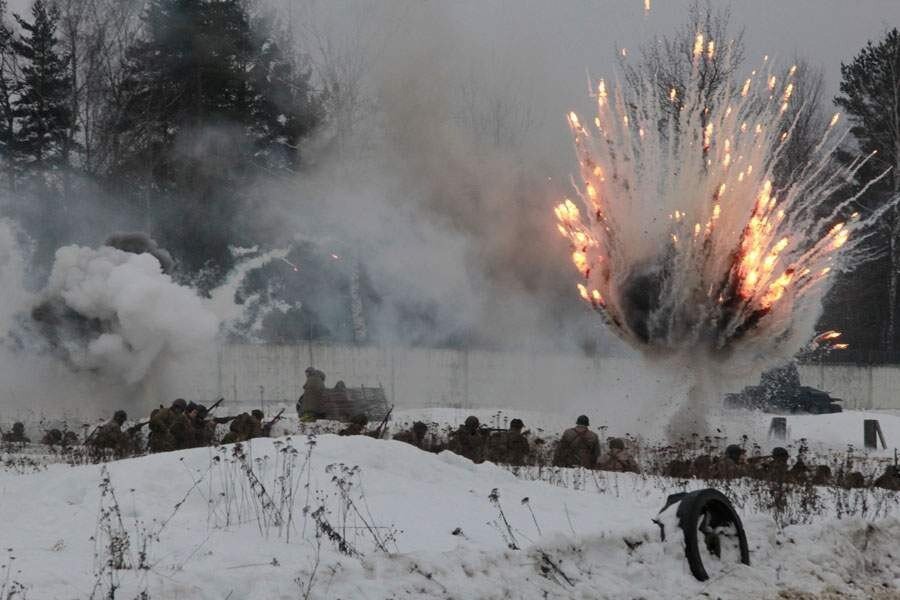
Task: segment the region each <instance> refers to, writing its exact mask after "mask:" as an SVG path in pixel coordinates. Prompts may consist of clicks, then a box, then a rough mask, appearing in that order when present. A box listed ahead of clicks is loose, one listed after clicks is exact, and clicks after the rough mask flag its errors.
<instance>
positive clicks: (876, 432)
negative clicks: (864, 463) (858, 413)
mask: <svg viewBox="0 0 900 600" xmlns="http://www.w3.org/2000/svg"><path fill="white" fill-rule="evenodd" d="M879 439H880V440H881V447H882V448H887V444H886V443H885V441H884V433H883V432H882V431H881V424H880V423H879V422H878V419H865V420H864V421H863V445H864V446H865V447H866V449H868V450H877V449H878V440H879Z"/></svg>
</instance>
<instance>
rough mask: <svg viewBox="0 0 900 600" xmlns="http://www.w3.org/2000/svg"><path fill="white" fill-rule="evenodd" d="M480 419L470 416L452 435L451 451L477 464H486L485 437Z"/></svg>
mask: <svg viewBox="0 0 900 600" xmlns="http://www.w3.org/2000/svg"><path fill="white" fill-rule="evenodd" d="M480 427H481V423H480V422H479V421H478V417H476V416H475V415H470V416H468V417H466V421H465V423H463V424H462V425H460V427H459V429H457V430H456V431H454V432H453V433H451V434H450V451H451V452H454V453H456V454H459V455H460V456H465V457H466V458H468V459H469V460H471V461H472V462H475V463H480V462H484V446H485V436H484V435H483V434H482V432H481V430H480Z"/></svg>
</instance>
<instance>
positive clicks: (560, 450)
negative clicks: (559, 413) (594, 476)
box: [553, 415, 600, 469]
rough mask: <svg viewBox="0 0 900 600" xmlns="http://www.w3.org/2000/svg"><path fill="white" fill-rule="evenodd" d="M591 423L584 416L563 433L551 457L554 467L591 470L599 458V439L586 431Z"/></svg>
mask: <svg viewBox="0 0 900 600" xmlns="http://www.w3.org/2000/svg"><path fill="white" fill-rule="evenodd" d="M590 424H591V422H590V421H589V420H588V418H587V416H586V415H581V416H580V417H578V419H576V420H575V427H572V428H570V429H566V431H565V432H563V435H562V438H561V439H560V440H559V444H558V445H557V446H556V452H555V453H554V455H553V466H554V467H584V468H586V469H593V468H594V467H595V466H596V465H597V459H598V458H600V438H598V437H597V434H596V433H594V432H593V431H591V430H590V429H588V427H589V426H590Z"/></svg>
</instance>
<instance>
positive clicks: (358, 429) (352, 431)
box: [338, 414, 369, 435]
mask: <svg viewBox="0 0 900 600" xmlns="http://www.w3.org/2000/svg"><path fill="white" fill-rule="evenodd" d="M368 424H369V418H368V417H367V416H366V415H363V414H359V415H356V416H355V417H353V418H352V419H351V420H350V425H348V426H347V427H345V428H344V429H341V430H340V431H339V432H338V435H364V434H365V433H366V425H368Z"/></svg>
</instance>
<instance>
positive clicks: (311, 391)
mask: <svg viewBox="0 0 900 600" xmlns="http://www.w3.org/2000/svg"><path fill="white" fill-rule="evenodd" d="M297 415H298V416H299V417H300V421H302V422H304V423H309V422H312V421H316V420H317V419H324V418H325V417H326V416H328V415H327V414H326V412H325V373H323V372H322V371H319V370H318V369H314V368H312V367H308V368H307V369H306V383H304V384H303V395H302V396H300V399H299V400H297Z"/></svg>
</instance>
